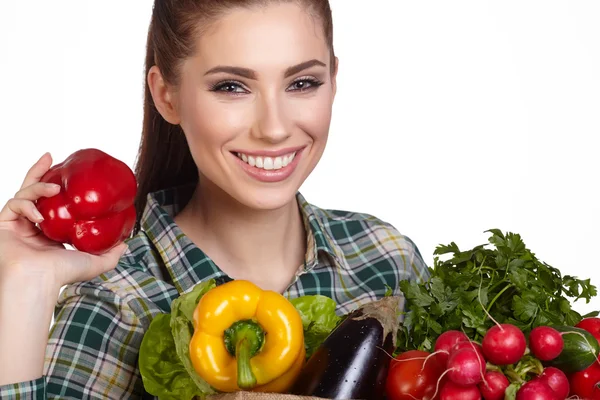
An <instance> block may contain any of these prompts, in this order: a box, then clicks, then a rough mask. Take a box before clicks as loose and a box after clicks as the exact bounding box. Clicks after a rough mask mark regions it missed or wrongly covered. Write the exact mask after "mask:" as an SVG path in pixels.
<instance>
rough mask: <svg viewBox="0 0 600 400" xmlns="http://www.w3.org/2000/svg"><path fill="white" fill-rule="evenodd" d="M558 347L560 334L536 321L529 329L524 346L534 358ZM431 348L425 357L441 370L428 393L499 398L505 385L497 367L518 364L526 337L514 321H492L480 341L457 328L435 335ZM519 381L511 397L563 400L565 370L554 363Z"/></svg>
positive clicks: (554, 353)
mask: <svg viewBox="0 0 600 400" xmlns="http://www.w3.org/2000/svg"><path fill="white" fill-rule="evenodd" d="M562 349H563V339H562V336H561V334H560V333H559V332H558V331H557V330H555V329H553V328H551V327H547V326H540V327H537V328H535V329H533V330H532V331H531V334H530V336H529V350H530V351H531V354H532V355H533V356H535V357H536V358H537V359H538V360H541V361H548V360H552V359H554V358H555V357H558V355H559V354H560V353H561V351H562ZM434 350H435V351H434V353H432V354H431V355H430V357H435V361H434V362H437V363H439V364H441V365H442V366H443V368H444V372H443V373H442V374H441V375H440V377H439V379H438V382H437V390H436V392H437V393H436V394H434V396H433V397H432V398H439V399H440V400H454V399H461V400H471V399H473V400H476V399H481V398H483V399H485V400H500V399H504V397H505V393H506V390H507V388H508V387H509V386H510V385H511V382H510V381H509V379H508V378H507V377H506V375H505V374H504V373H503V372H502V368H500V367H502V366H507V365H511V364H516V363H518V362H519V361H520V360H521V359H522V358H523V356H524V355H525V353H526V350H527V340H526V338H525V335H524V334H523V332H522V331H521V330H520V329H519V328H517V327H516V326H514V325H511V324H496V325H494V326H493V327H491V328H490V329H489V330H488V331H487V332H486V334H485V336H484V337H483V340H482V342H481V345H480V344H478V343H476V342H473V341H471V340H470V339H469V338H468V337H467V335H465V334H464V333H463V332H460V331H447V332H444V333H442V334H441V335H440V336H439V337H438V339H437V340H436V342H435V347H434ZM426 362H427V361H426ZM517 379H520V378H517ZM519 383H520V384H521V386H520V388H519V389H518V391H517V393H516V399H517V400H534V399H535V400H546V399H547V400H564V399H566V398H567V396H568V395H569V381H568V379H567V377H566V375H565V374H564V373H563V372H562V371H561V370H559V369H557V368H554V367H547V368H545V369H544V370H543V372H542V373H541V374H540V375H538V376H537V377H534V378H533V379H531V380H529V381H525V380H522V381H521V382H519ZM437 395H439V397H437Z"/></svg>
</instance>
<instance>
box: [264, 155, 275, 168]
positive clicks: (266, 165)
mask: <svg viewBox="0 0 600 400" xmlns="http://www.w3.org/2000/svg"><path fill="white" fill-rule="evenodd" d="M263 168H264V169H266V170H271V169H273V159H272V158H271V157H265V159H264V161H263Z"/></svg>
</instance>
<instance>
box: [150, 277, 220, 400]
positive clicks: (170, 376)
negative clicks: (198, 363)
mask: <svg viewBox="0 0 600 400" xmlns="http://www.w3.org/2000/svg"><path fill="white" fill-rule="evenodd" d="M215 286H216V284H215V281H214V280H209V281H206V282H202V283H199V284H198V285H196V286H195V287H194V288H193V289H192V291H191V292H189V293H186V294H183V295H181V296H180V297H179V298H177V299H175V300H173V303H171V313H170V314H159V315H157V316H156V317H155V318H154V319H153V320H152V322H151V323H150V326H149V327H148V331H147V332H146V333H145V334H144V338H143V339H142V344H141V347H140V355H139V367H140V373H141V375H142V381H143V383H144V388H145V389H146V391H147V392H148V393H150V394H152V395H154V396H158V398H159V399H160V400H179V399H182V400H190V399H194V398H200V399H204V398H206V396H207V395H211V394H215V393H216V391H215V390H214V389H213V388H212V387H211V386H210V385H209V384H208V383H207V382H206V381H205V380H203V379H202V378H201V377H200V376H199V375H198V373H197V372H196V370H195V369H194V367H193V365H192V360H191V359H190V354H189V344H190V341H191V340H192V335H193V332H194V329H193V325H192V319H193V314H194V309H195V308H196V305H197V304H198V301H200V298H201V297H202V296H203V295H204V294H205V293H206V292H208V291H209V290H210V289H212V288H214V287H215Z"/></svg>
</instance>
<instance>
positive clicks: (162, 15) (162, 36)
mask: <svg viewBox="0 0 600 400" xmlns="http://www.w3.org/2000/svg"><path fill="white" fill-rule="evenodd" d="M275 2H279V3H289V2H295V3H298V4H299V5H301V6H304V7H305V8H306V10H307V11H308V12H310V13H311V15H313V16H314V17H316V18H318V19H319V20H320V22H321V23H322V24H323V29H324V33H325V40H326V41H327V45H328V47H329V49H330V56H331V61H330V62H331V68H332V72H333V69H334V60H335V55H334V52H333V23H332V16H331V8H330V6H329V1H328V0H155V2H154V7H153V11H152V19H151V22H150V27H149V29H148V39H147V46H146V64H145V75H144V81H145V84H144V85H145V89H144V120H143V128H142V129H143V130H142V138H141V141H140V146H139V152H138V155H137V160H136V165H135V174H136V176H137V180H138V193H137V196H136V199H135V206H136V210H137V224H136V231H137V230H138V229H139V223H140V219H141V216H142V213H143V211H144V208H145V206H146V197H147V195H148V193H151V192H154V191H157V190H162V189H166V188H170V187H174V186H180V185H185V184H194V183H197V182H198V170H197V167H196V164H195V163H194V160H193V159H192V155H191V153H190V149H189V146H188V144H187V141H186V139H185V136H184V135H183V132H182V131H181V127H180V126H179V125H172V124H170V123H169V122H167V121H166V120H165V119H164V118H163V117H162V116H161V115H160V113H159V112H158V110H157V109H156V107H155V105H154V101H153V100H152V95H151V92H150V88H149V86H148V81H147V76H148V71H149V70H150V68H151V67H152V66H154V65H157V66H158V68H159V69H160V71H161V73H162V76H163V79H164V80H165V81H166V82H167V83H168V84H170V85H173V86H177V84H178V83H179V65H180V64H181V62H182V61H183V60H185V59H186V58H188V57H190V56H192V55H193V54H194V51H195V49H194V44H195V42H196V38H197V35H199V34H201V32H202V29H203V28H206V27H207V26H208V24H210V23H211V22H213V21H215V20H216V19H217V18H218V17H219V16H220V15H222V14H223V13H225V12H227V11H228V10H230V9H232V8H235V7H252V6H267V5H269V4H271V3H275Z"/></svg>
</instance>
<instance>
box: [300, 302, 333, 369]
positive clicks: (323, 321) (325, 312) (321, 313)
mask: <svg viewBox="0 0 600 400" xmlns="http://www.w3.org/2000/svg"><path fill="white" fill-rule="evenodd" d="M290 302H291V303H292V305H293V306H294V307H296V310H298V312H299V313H300V317H301V318H302V327H303V329H304V347H305V348H306V358H309V357H310V356H311V355H312V354H313V353H314V352H315V350H316V349H317V348H318V347H319V346H320V345H321V344H322V343H323V342H324V341H325V339H326V338H327V336H329V334H330V333H331V331H332V330H333V328H335V327H336V326H337V324H338V323H339V322H340V321H341V319H342V318H341V317H339V316H338V315H337V314H336V313H335V307H336V304H335V301H333V300H332V299H330V298H329V297H326V296H321V295H314V296H301V297H297V298H295V299H291V300H290Z"/></svg>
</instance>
